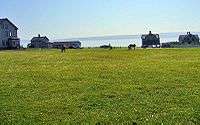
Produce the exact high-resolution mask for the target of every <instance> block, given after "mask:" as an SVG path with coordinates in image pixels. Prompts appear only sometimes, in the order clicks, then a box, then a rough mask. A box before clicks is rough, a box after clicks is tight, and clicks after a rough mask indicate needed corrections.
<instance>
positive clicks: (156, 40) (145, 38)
mask: <svg viewBox="0 0 200 125" xmlns="http://www.w3.org/2000/svg"><path fill="white" fill-rule="evenodd" d="M141 38H142V48H146V47H160V36H159V34H152V33H151V31H149V34H144V35H142V37H141Z"/></svg>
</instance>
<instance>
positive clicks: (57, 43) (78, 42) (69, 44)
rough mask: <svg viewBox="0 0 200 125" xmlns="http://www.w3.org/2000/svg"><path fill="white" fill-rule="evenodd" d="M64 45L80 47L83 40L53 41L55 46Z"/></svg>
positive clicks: (73, 47)
mask: <svg viewBox="0 0 200 125" xmlns="http://www.w3.org/2000/svg"><path fill="white" fill-rule="evenodd" d="M62 47H65V48H66V49H80V48H81V42H80V41H61V42H53V48H57V49H61V48H62Z"/></svg>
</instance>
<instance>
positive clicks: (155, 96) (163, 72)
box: [0, 49, 200, 125]
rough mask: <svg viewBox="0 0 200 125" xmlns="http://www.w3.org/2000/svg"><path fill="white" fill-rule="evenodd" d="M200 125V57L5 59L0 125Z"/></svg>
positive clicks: (39, 54) (164, 52) (121, 52)
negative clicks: (134, 124) (135, 124)
mask: <svg viewBox="0 0 200 125" xmlns="http://www.w3.org/2000/svg"><path fill="white" fill-rule="evenodd" d="M116 123H118V124H133V123H137V124H164V125H166V124H183V125H184V124H185V125H187V124H200V49H146V50H143V49H139V50H137V51H128V50H127V49H114V50H111V51H109V50H104V49H83V50H67V52H66V53H60V51H59V50H41V51H40V50H27V51H1V52H0V124H19V125H21V124H31V125H33V124H116Z"/></svg>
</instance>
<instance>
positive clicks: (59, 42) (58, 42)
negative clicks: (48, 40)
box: [53, 41, 81, 44]
mask: <svg viewBox="0 0 200 125" xmlns="http://www.w3.org/2000/svg"><path fill="white" fill-rule="evenodd" d="M53 43H57V44H65V43H81V42H80V41H56V42H53Z"/></svg>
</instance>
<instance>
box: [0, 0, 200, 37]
mask: <svg viewBox="0 0 200 125" xmlns="http://www.w3.org/2000/svg"><path fill="white" fill-rule="evenodd" d="M199 5H200V1H199V0H57V2H56V0H1V8H0V16H1V18H4V17H7V18H9V19H10V20H11V21H13V22H14V23H15V24H16V25H17V26H18V27H19V36H20V37H21V38H22V39H30V38H31V37H33V36H35V35H37V34H38V33H40V34H41V35H47V36H48V37H49V38H51V39H62V38H74V37H75V38H76V37H88V36H105V35H131V34H140V33H146V32H148V31H149V30H152V31H153V32H158V33H163V32H180V31H181V32H182V31H183V32H185V31H196V32H198V31H200V7H199Z"/></svg>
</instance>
